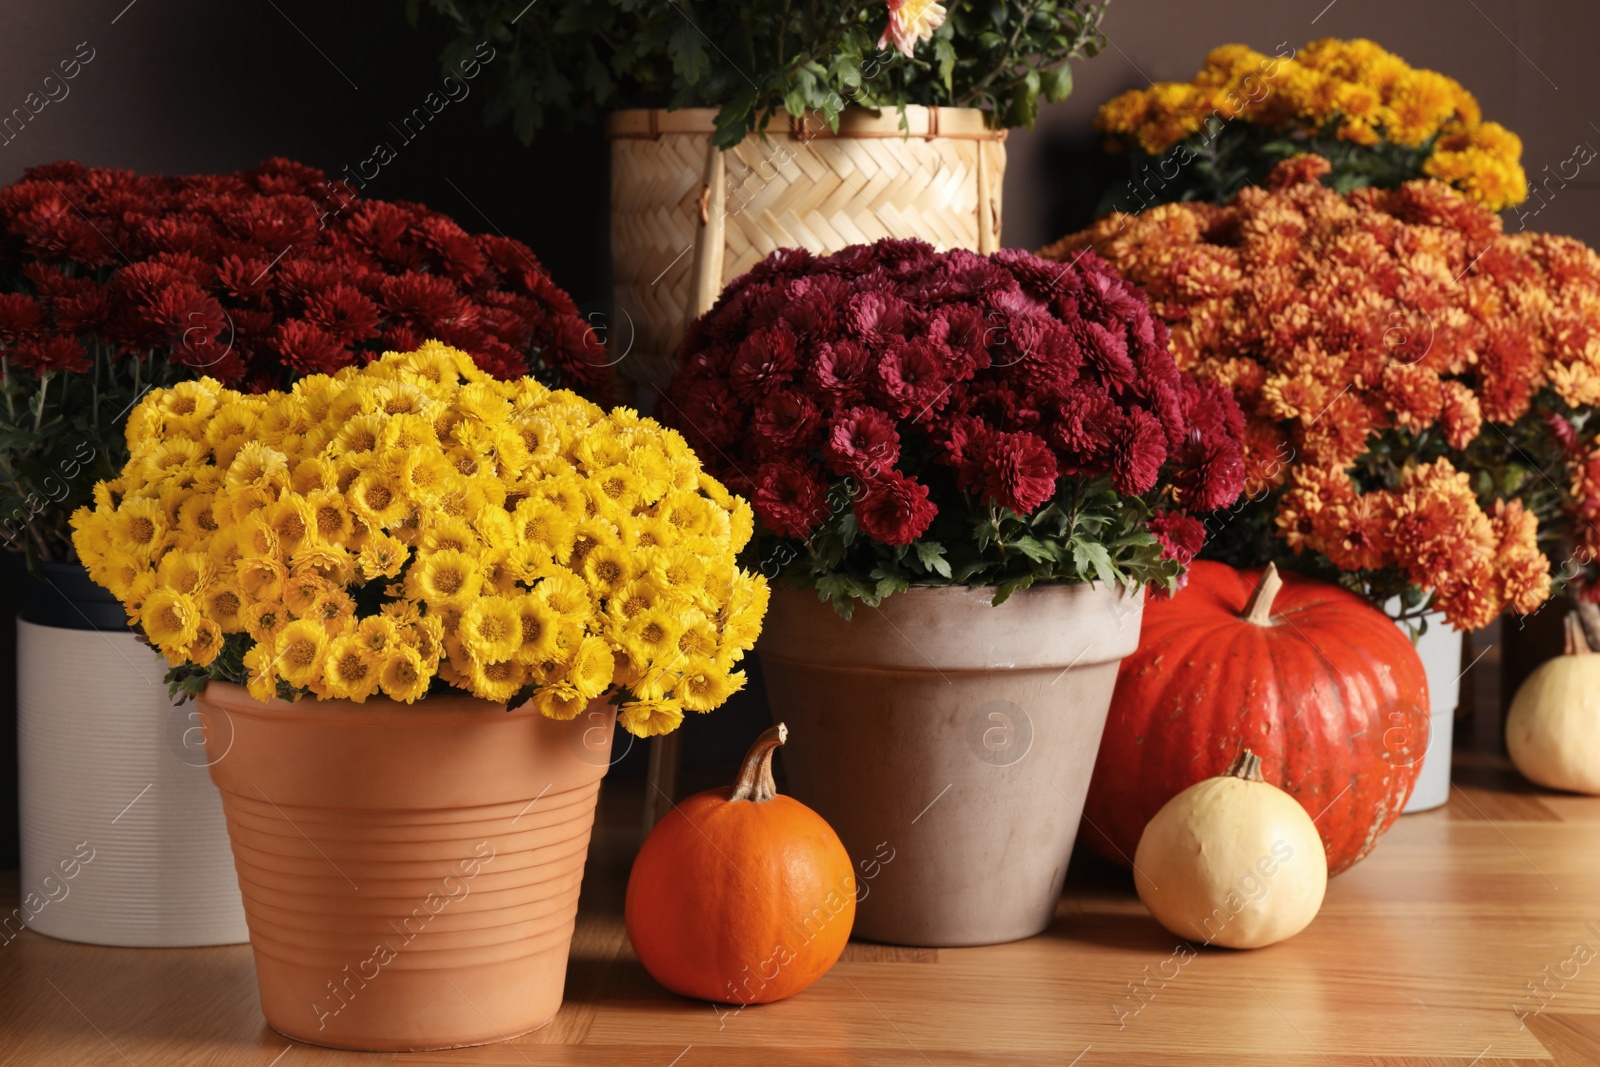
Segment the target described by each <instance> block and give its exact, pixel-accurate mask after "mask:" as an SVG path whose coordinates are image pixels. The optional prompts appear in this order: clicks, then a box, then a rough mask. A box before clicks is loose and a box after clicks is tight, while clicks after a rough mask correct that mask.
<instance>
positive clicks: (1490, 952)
mask: <svg viewBox="0 0 1600 1067" xmlns="http://www.w3.org/2000/svg"><path fill="white" fill-rule="evenodd" d="M1463 758H1466V757H1459V756H1458V767H1457V773H1456V780H1457V788H1456V789H1454V790H1453V791H1452V794H1451V800H1450V803H1449V805H1448V807H1446V808H1444V809H1441V810H1439V811H1436V812H1431V813H1426V814H1421V815H1407V816H1404V817H1402V818H1401V819H1400V821H1399V822H1398V823H1397V824H1396V826H1395V828H1394V829H1393V830H1391V831H1390V832H1389V834H1388V836H1387V837H1385V838H1384V839H1383V841H1382V842H1381V843H1380V844H1379V846H1378V848H1377V850H1376V851H1375V852H1374V853H1373V854H1372V855H1371V856H1370V857H1369V858H1368V859H1367V860H1366V861H1365V862H1363V863H1361V864H1360V865H1359V866H1357V867H1356V868H1354V869H1353V870H1351V871H1350V872H1349V873H1347V874H1344V875H1342V876H1340V877H1339V878H1336V879H1334V880H1333V881H1332V882H1331V883H1330V884H1329V886H1328V895H1327V902H1326V903H1325V904H1324V906H1323V909H1322V914H1321V915H1320V916H1319V917H1318V918H1317V920H1316V922H1314V923H1313V924H1312V925H1311V927H1310V928H1309V929H1308V930H1306V931H1305V932H1304V933H1302V934H1301V935H1300V936H1299V937H1296V938H1294V939H1293V940H1291V941H1288V942H1286V943H1284V944H1281V945H1276V946H1273V947H1271V948H1267V949H1262V950H1259V951H1256V952H1245V953H1239V952H1230V951H1227V950H1213V949H1205V948H1197V949H1194V950H1190V949H1189V948H1187V947H1183V948H1181V949H1180V947H1179V944H1180V943H1179V942H1178V941H1177V940H1176V939H1174V938H1173V937H1172V936H1171V935H1169V934H1167V933H1166V932H1164V931H1163V930H1162V929H1161V928H1160V927H1159V926H1157V925H1156V923H1155V922H1154V921H1153V920H1152V919H1151V918H1150V917H1149V916H1148V914H1147V913H1146V912H1145V910H1144V908H1143V907H1142V906H1141V905H1140V903H1139V901H1138V898H1137V897H1135V896H1134V893H1133V889H1132V884H1131V881H1130V880H1129V878H1128V877H1127V876H1126V875H1125V874H1123V873H1122V872H1121V871H1118V870H1116V869H1114V868H1112V867H1110V866H1108V865H1105V864H1102V863H1100V862H1098V861H1097V860H1095V859H1094V858H1093V857H1089V856H1086V855H1083V854H1080V855H1079V856H1078V857H1077V858H1076V859H1075V860H1074V864H1073V873H1072V876H1071V878H1070V880H1069V885H1068V889H1067V892H1066V894H1065V895H1064V897H1063V898H1062V901H1061V904H1060V907H1059V909H1058V910H1057V913H1056V921H1055V923H1054V925H1053V926H1051V928H1050V929H1049V930H1048V931H1046V932H1045V933H1044V934H1042V935H1040V936H1039V937H1036V938H1033V939H1032V940H1029V941H1024V942H1020V943H1017V944H1012V945H1001V946H996V947H992V948H974V949H941V950H919V949H900V948H889V947H884V946H877V945H870V944H852V945H851V946H850V948H849V950H848V952H847V954H846V955H845V957H844V959H843V960H842V961H841V962H840V963H839V965H838V966H836V967H835V968H834V969H833V970H832V971H831V972H830V973H829V974H827V975H826V976H825V977H823V979H822V980H821V981H819V982H818V983H817V984H816V985H814V986H813V987H812V988H811V989H809V990H807V991H806V992H804V993H802V994H800V995H799V996H796V997H794V998H792V999H790V1000H788V1001H784V1002H780V1003H778V1004H772V1005H767V1006H763V1007H751V1008H746V1009H744V1010H743V1011H738V1012H735V1011H731V1010H730V1009H727V1008H720V1009H719V1008H713V1007H712V1006H710V1005H708V1004H705V1003H702V1002H696V1001H689V1000H684V999H681V998H679V997H675V996H673V995H671V994H668V993H666V992H665V991H663V990H662V989H661V988H660V987H658V986H656V985H655V984H654V983H653V982H652V981H651V979H650V978H649V977H648V976H647V975H646V974H645V973H644V971H643V969H642V968H640V966H639V964H638V962H637V961H636V960H635V959H634V957H633V954H632V952H631V950H630V949H629V947H628V944H627V938H626V936H625V934H624V932H623V927H622V909H621V896H622V887H623V885H624V884H625V882H626V878H627V870H628V864H629V862H630V860H631V856H632V851H633V849H634V847H635V846H636V844H637V836H638V830H637V827H638V823H637V818H638V811H639V804H640V800H641V794H640V784H639V783H637V782H613V783H609V784H608V786H607V791H606V796H605V797H604V798H603V800H602V805H601V820H600V824H599V826H598V827H597V830H596V835H595V840H594V843H593V845H592V846H591V850H590V860H589V864H590V866H589V871H588V873H587V875H586V878H585V896H584V900H583V903H582V906H581V908H580V912H579V916H578V926H577V933H576V936H575V939H574V941H573V947H572V962H571V966H570V968H569V971H568V976H567V999H566V1004H565V1006H564V1007H563V1008H562V1009H561V1012H560V1014H559V1015H558V1016H557V1017H556V1019H555V1021H554V1022H553V1023H552V1024H551V1025H550V1026H548V1027H546V1028H545V1029H544V1030H542V1031H540V1032H538V1033H535V1034H530V1035H528V1036H526V1037H522V1038H519V1039H517V1040H515V1041H513V1042H510V1043H505V1044H498V1045H488V1046H483V1047H479V1048H472V1049H459V1050H455V1051H451V1052H439V1053H421V1054H413V1055H410V1056H394V1055H370V1054H361V1053H349V1052H335V1051H330V1050H327V1049H321V1048H314V1047H311V1046H307V1045H302V1044H299V1043H298V1042H292V1041H289V1040H288V1039H287V1038H284V1037H281V1036H280V1035H278V1034H277V1033H275V1032H273V1031H272V1030H271V1029H269V1028H268V1027H267V1025H266V1024H265V1022H264V1021H263V1020H262V1018H261V1015H260V1012H259V1008H258V1006H257V1002H256V989H255V978H254V975H253V973H252V970H251V964H250V951H249V949H248V948H247V947H244V946H238V947H229V948H203V949H113V948H96V947H91V946H86V945H75V944H70V943H67V942H64V941H55V940H51V939H49V938H46V937H41V936H39V935H37V934H34V933H32V932H31V931H29V932H26V933H24V934H23V935H22V936H21V937H19V938H18V939H17V940H15V941H13V942H11V943H10V944H8V945H4V946H0V1064H4V1065H6V1067H11V1065H18V1067H35V1065H43V1067H57V1065H61V1067H67V1065H100V1064H105V1065H123V1067H126V1065H135V1067H146V1065H149V1067H185V1065H196V1067H199V1065H205V1067H311V1065H345V1064H376V1063H396V1062H402V1061H403V1062H405V1063H408V1064H415V1065H419V1067H421V1065H433V1064H477V1065H496V1067H522V1065H532V1064H538V1065H541V1067H542V1065H545V1064H606V1065H616V1067H702V1065H712V1064H720V1065H730V1067H734V1065H752V1067H754V1065H768V1064H866V1065H873V1067H913V1065H920V1064H938V1065H944V1064H986V1065H994V1067H1000V1065H1008V1067H1012V1065H1014V1067H1033V1065H1039V1067H1044V1065H1049V1067H1067V1065H1078V1067H1095V1065H1099V1064H1130V1065H1132V1064H1136V1065H1140V1067H1158V1065H1165V1064H1174V1065H1176V1064H1183V1065H1195V1067H1210V1065H1215V1067H1294V1065H1300V1064H1307V1065H1312V1064H1320V1065H1334V1067H1346V1065H1354V1064H1363V1065H1383V1067H1391V1065H1392V1067H1400V1065H1418V1067H1421V1065H1429V1067H1450V1065H1454V1067H1468V1065H1473V1067H1509V1065H1511V1064H1519V1065H1523V1064H1530V1065H1531V1064H1556V1065H1574V1067H1576V1065H1580V1064H1582V1065H1591V1064H1600V799H1587V798H1580V797H1571V796H1557V795H1552V794H1548V793H1543V792H1539V791H1536V790H1534V789H1532V788H1531V787H1529V786H1527V785H1526V784H1525V783H1523V782H1522V781H1521V779H1519V778H1518V777H1517V776H1516V775H1515V774H1514V773H1512V772H1511V771H1509V770H1508V769H1506V768H1505V766H1504V765H1503V764H1501V763H1497V762H1496V761H1494V760H1492V759H1484V758H1478V759H1476V760H1471V758H1467V759H1469V760H1470V765H1469V766H1466V767H1462V766H1460V760H1461V759H1463ZM5 877H6V879H7V881H6V883H5V884H4V886H3V889H0V893H3V896H4V900H5V907H6V910H9V909H10V908H11V907H12V906H13V904H14V902H15V900H16V876H15V874H11V875H8V876H5ZM1191 951H1192V952H1193V955H1192V957H1191V955H1190V953H1191ZM1163 975H1165V976H1166V977H1164V978H1163V977H1162V976H1163ZM1540 983H1543V989H1542V996H1535V995H1534V994H1533V993H1532V992H1530V988H1531V985H1539V984H1540ZM1136 989H1140V990H1145V992H1144V993H1143V995H1142V997H1141V996H1140V995H1137V994H1136V992H1135V990H1136Z"/></svg>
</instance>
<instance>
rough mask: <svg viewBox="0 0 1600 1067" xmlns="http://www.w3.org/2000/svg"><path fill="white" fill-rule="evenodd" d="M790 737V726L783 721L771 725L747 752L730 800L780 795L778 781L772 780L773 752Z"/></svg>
mask: <svg viewBox="0 0 1600 1067" xmlns="http://www.w3.org/2000/svg"><path fill="white" fill-rule="evenodd" d="M788 739H789V728H788V727H787V726H785V725H784V724H783V723H781V722H780V723H779V724H778V725H776V726H769V727H768V728H767V729H766V730H764V731H763V732H762V734H761V736H760V737H758V738H756V743H755V744H753V745H751V746H750V751H749V752H746V753H745V756H744V765H743V766H742V767H740V768H739V780H738V781H737V782H734V783H733V795H732V796H730V797H729V798H728V799H729V800H755V801H762V800H771V799H772V798H773V797H775V796H777V795H778V783H776V782H774V781H773V780H772V754H773V753H774V752H776V751H778V746H779V745H781V744H783V743H784V742H785V741H787V740H788Z"/></svg>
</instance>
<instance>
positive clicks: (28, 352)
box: [10, 334, 94, 374]
mask: <svg viewBox="0 0 1600 1067" xmlns="http://www.w3.org/2000/svg"><path fill="white" fill-rule="evenodd" d="M10 355H11V360H12V363H13V364H15V365H16V366H18V367H25V368H27V369H28V370H31V371H33V372H34V373H35V374H42V373H44V372H45V371H65V372H66V373H68V374H87V373H88V372H89V371H91V370H93V369H94V364H93V363H92V362H91V361H90V360H89V356H88V353H86V352H85V351H84V350H83V345H82V344H80V343H79V341H78V339H77V338H76V337H63V336H61V335H60V334H53V335H51V336H47V337H29V338H26V339H24V340H22V341H21V342H19V343H18V344H17V345H16V346H15V347H14V348H12V349H11V350H10Z"/></svg>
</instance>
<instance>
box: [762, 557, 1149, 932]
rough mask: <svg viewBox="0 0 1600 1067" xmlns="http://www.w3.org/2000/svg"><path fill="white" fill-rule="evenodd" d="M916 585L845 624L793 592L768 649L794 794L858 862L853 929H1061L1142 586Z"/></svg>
mask: <svg viewBox="0 0 1600 1067" xmlns="http://www.w3.org/2000/svg"><path fill="white" fill-rule="evenodd" d="M992 595H993V590H991V589H967V588H960V587H955V588H925V589H911V590H909V591H907V592H905V593H900V594H897V595H895V596H891V597H889V598H888V599H887V600H885V601H884V603H883V606H882V607H881V608H877V609H874V608H857V609H856V612H855V617H854V618H853V619H852V620H851V621H849V622H845V621H844V620H842V619H840V618H839V617H838V616H837V615H836V614H834V611H833V609H832V608H831V607H829V606H828V605H826V604H822V603H819V602H818V601H817V599H816V596H815V594H813V593H810V592H802V591H797V590H790V589H784V590H778V591H775V592H774V594H773V597H772V607H771V609H770V610H769V612H768V615H767V621H766V625H765V627H764V629H763V630H762V634H761V640H760V643H759V644H758V646H757V650H758V651H759V652H760V653H761V663H762V669H763V672H764V674H765V677H766V684H767V695H768V698H769V701H770V703H771V705H772V714H773V717H774V719H778V720H782V721H784V722H786V723H787V724H788V725H789V742H788V744H787V745H785V746H784V749H783V753H782V756H781V759H782V761H783V766H784V769H785V771H786V773H787V775H788V780H789V791H790V792H791V793H792V794H793V795H794V796H795V797H797V798H798V799H800V800H801V801H803V802H804V803H806V804H808V805H810V806H811V807H813V808H815V809H816V810H817V811H818V812H819V813H820V814H821V815H822V816H823V817H824V818H826V819H827V820H828V821H829V822H830V823H831V824H832V825H833V828H834V829H835V830H837V831H838V833H839V837H840V838H841V839H842V840H843V841H844V845H845V848H846V849H847V850H849V852H850V857H851V859H852V860H853V861H855V864H856V878H857V883H858V889H857V897H858V900H859V903H858V905H857V910H856V924H855V934H856V936H858V937H863V938H867V939H869V940H873V941H887V942H890V943H893V944H902V945H929V946H949V945H985V944H995V943H998V942H1003V941H1015V940H1018V939H1020V938H1024V937H1031V936H1032V935H1034V934H1037V933H1039V932H1040V931H1042V930H1043V929H1045V928H1046V927H1047V926H1049V925H1050V922H1051V919H1052V917H1053V916H1054V914H1055V906H1056V900H1057V898H1059V897H1060V895H1061V885H1062V881H1063V880H1064V879H1065V878H1066V873H1067V859H1068V857H1069V855H1070V854H1071V852H1072V843H1073V839H1074V838H1075V837H1076V836H1077V833H1078V821H1079V818H1080V816H1081V814H1082V810H1083V800H1084V796H1085V795H1086V794H1087V792H1088V789H1089V777H1090V774H1091V773H1092V772H1093V770H1094V761H1095V754H1096V752H1097V751H1098V750H1099V747H1100V732H1101V730H1102V728H1103V727H1104V726H1105V720H1106V712H1107V710H1108V709H1109V708H1110V704H1111V692H1112V689H1113V687H1114V686H1115V685H1116V679H1117V664H1118V662H1119V661H1120V660H1121V659H1122V658H1123V657H1124V656H1126V655H1128V654H1129V653H1131V652H1132V651H1133V650H1134V649H1135V648H1136V647H1137V646H1138V644H1139V624H1140V620H1141V618H1142V616H1143V606H1144V601H1143V597H1142V595H1135V596H1129V595H1127V594H1124V593H1122V592H1120V591H1118V590H1108V589H1106V588H1104V587H1101V586H1094V585H1053V586H1038V587H1035V588H1034V589H1030V590H1028V591H1026V592H1022V593H1018V594H1016V595H1014V596H1012V597H1011V598H1010V599H1009V600H1008V601H1006V602H1005V603H1004V604H1002V605H1000V606H999V607H992V606H991V605H990V599H991V597H992Z"/></svg>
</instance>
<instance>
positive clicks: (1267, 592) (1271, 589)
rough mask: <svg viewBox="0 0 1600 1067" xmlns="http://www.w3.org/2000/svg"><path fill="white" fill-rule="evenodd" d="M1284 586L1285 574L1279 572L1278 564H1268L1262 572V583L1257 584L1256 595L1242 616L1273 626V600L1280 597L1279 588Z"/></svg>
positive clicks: (1246, 620) (1257, 623) (1260, 624)
mask: <svg viewBox="0 0 1600 1067" xmlns="http://www.w3.org/2000/svg"><path fill="white" fill-rule="evenodd" d="M1282 588H1283V576H1282V575H1281V574H1279V573H1278V565H1277V564H1276V563H1269V564H1267V569H1266V570H1265V571H1263V572H1262V574H1261V584H1260V585H1258V586H1256V591H1255V595H1254V596H1252V597H1251V598H1250V604H1249V606H1248V607H1246V608H1245V609H1244V614H1243V615H1241V616H1240V618H1242V619H1243V620H1244V621H1245V622H1253V623H1255V624H1256V625H1257V626H1271V625H1272V602H1273V601H1274V600H1277V599H1278V590H1280V589H1282Z"/></svg>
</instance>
